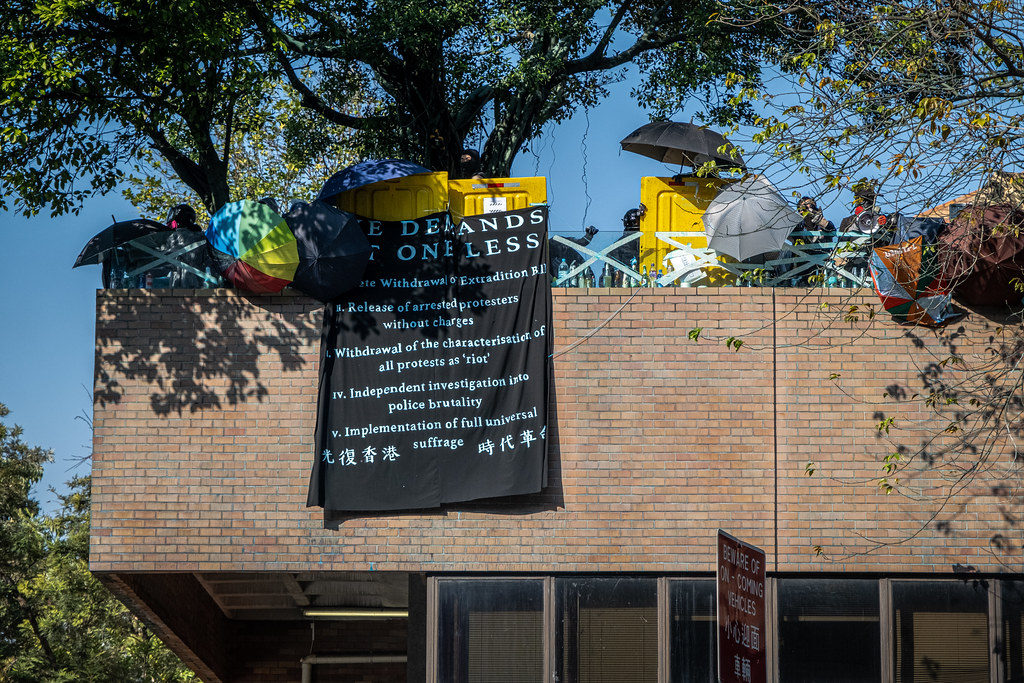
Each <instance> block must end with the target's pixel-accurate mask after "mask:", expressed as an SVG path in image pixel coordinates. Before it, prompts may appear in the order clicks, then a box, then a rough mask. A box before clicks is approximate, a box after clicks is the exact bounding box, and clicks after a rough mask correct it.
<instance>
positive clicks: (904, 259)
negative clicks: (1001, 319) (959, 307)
mask: <svg viewBox="0 0 1024 683" xmlns="http://www.w3.org/2000/svg"><path fill="white" fill-rule="evenodd" d="M937 251H938V249H937V248H936V247H934V246H925V245H924V241H923V238H922V237H920V236H918V237H914V238H913V239H911V240H908V241H906V242H900V243H899V244H893V245H891V246H888V247H878V248H876V249H874V250H873V251H872V253H871V259H870V260H869V261H868V267H869V268H870V270H871V279H872V281H873V282H874V283H875V293H876V294H878V298H879V299H881V301H882V307H883V308H885V310H887V311H889V313H891V314H892V316H893V318H894V319H896V320H897V321H899V322H902V323H917V324H921V325H927V326H929V327H934V326H937V325H941V324H942V323H944V322H947V321H948V320H949V319H950V318H952V317H955V316H956V312H955V311H954V310H953V308H952V306H951V305H950V301H949V300H950V296H951V292H950V287H949V282H948V281H947V280H946V278H945V277H944V274H943V270H942V267H941V264H940V263H939V260H938V259H937V258H936V253H937Z"/></svg>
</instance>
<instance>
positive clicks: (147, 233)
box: [71, 218, 171, 268]
mask: <svg viewBox="0 0 1024 683" xmlns="http://www.w3.org/2000/svg"><path fill="white" fill-rule="evenodd" d="M170 231H171V228H170V227H168V226H166V225H163V224H162V223H157V222H156V221H151V220H149V219H148V218H136V219H135V220H131V221H119V222H117V223H114V224H113V225H111V226H110V227H108V228H107V229H105V230H103V231H102V232H100V233H98V234H96V235H95V236H94V237H93V238H92V239H91V240H89V241H88V242H87V243H86V245H85V247H84V248H83V249H82V253H81V254H79V255H78V258H77V259H76V260H75V265H73V266H71V267H72V268H77V267H78V266H90V265H95V264H97V263H99V262H100V261H101V260H102V258H103V254H104V253H106V252H108V251H110V250H111V249H115V248H117V247H119V246H121V245H124V244H127V243H128V242H132V241H134V240H138V239H142V238H153V236H154V235H155V234H158V233H161V232H170ZM158 239H159V238H155V240H158Z"/></svg>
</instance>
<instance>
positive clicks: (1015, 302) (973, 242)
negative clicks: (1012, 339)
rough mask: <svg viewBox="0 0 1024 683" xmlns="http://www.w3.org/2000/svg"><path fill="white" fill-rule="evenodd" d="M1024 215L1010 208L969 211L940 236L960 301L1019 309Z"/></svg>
mask: <svg viewBox="0 0 1024 683" xmlns="http://www.w3.org/2000/svg"><path fill="white" fill-rule="evenodd" d="M1022 228H1024V212H1022V211H1020V210H1015V209H1014V208H1013V207H1012V206H1011V205H1009V204H999V205H995V206H975V207H973V208H968V209H965V210H964V211H963V212H961V213H960V215H959V216H957V218H956V220H954V221H953V222H952V223H951V224H950V226H949V227H948V228H946V230H945V231H944V232H943V233H942V234H941V235H940V236H939V244H940V245H941V250H940V253H941V255H942V259H943V264H944V267H945V272H946V276H947V277H948V278H949V279H950V280H952V282H953V283H954V285H953V293H954V296H955V297H956V299H957V300H958V301H960V302H962V303H965V304H968V305H972V306H1013V307H1017V306H1020V304H1021V299H1022V298H1024V232H1022Z"/></svg>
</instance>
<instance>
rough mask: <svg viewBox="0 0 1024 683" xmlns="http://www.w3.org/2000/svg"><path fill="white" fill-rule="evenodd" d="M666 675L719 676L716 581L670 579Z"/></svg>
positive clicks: (698, 680)
mask: <svg viewBox="0 0 1024 683" xmlns="http://www.w3.org/2000/svg"><path fill="white" fill-rule="evenodd" d="M668 595H669V625H668V627H669V658H670V663H669V676H670V679H671V681H672V683H714V681H717V680H718V650H717V640H716V634H717V632H718V621H717V610H716V607H717V604H716V601H715V600H716V598H715V582H714V581H713V580H710V579H709V580H706V581H671V582H669V591H668Z"/></svg>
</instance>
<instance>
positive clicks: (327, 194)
mask: <svg viewBox="0 0 1024 683" xmlns="http://www.w3.org/2000/svg"><path fill="white" fill-rule="evenodd" d="M419 173H430V169H429V168H423V167H422V166H420V165H419V164H414V163H412V162H411V161H405V160H403V159H367V160H366V161H360V162H359V163H358V164H353V165H352V166H349V167H348V168H346V169H343V170H341V171H338V172H337V173H335V174H334V175H332V176H331V177H330V178H328V179H327V182H326V183H324V186H323V188H322V189H321V190H320V194H318V195H317V197H316V198H317V199H322V200H323V201H325V202H326V201H330V200H331V199H332V198H333V197H336V196H338V195H339V194H341V193H342V192H346V191H347V190H354V189H356V188H358V187H362V186H364V185H369V184H371V183H376V182H380V181H381V180H394V179H395V178H404V177H406V176H410V175H417V174H419Z"/></svg>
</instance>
